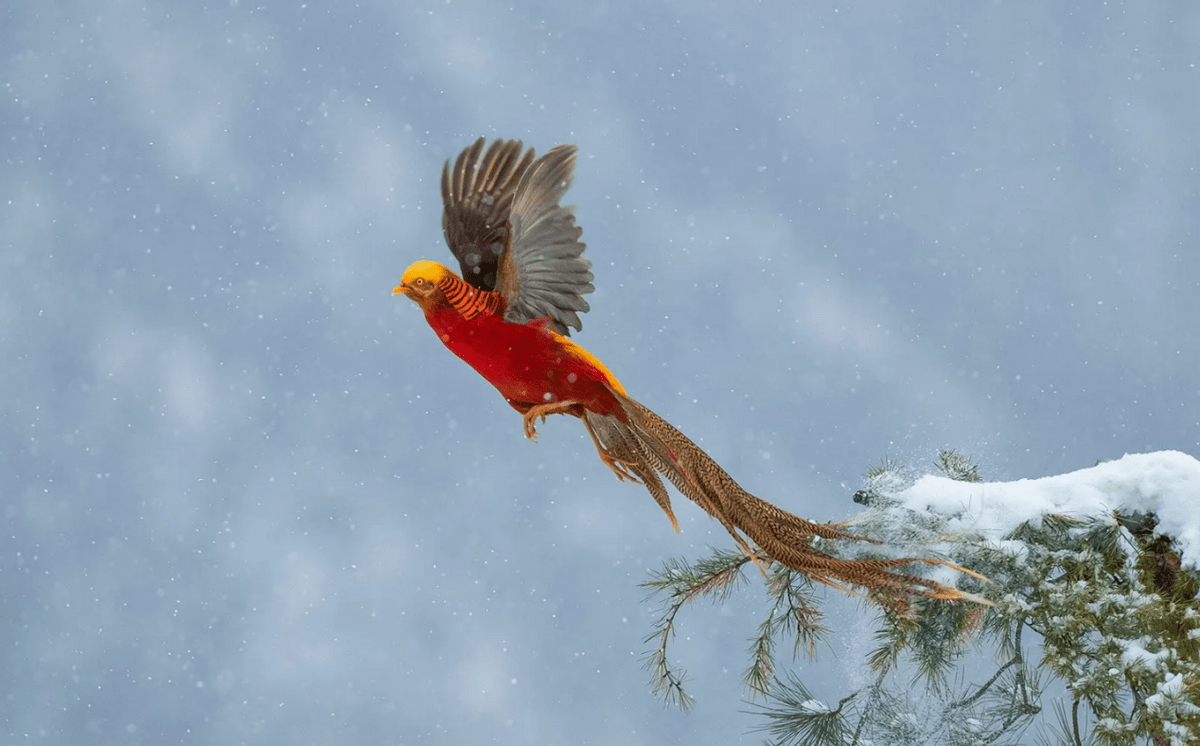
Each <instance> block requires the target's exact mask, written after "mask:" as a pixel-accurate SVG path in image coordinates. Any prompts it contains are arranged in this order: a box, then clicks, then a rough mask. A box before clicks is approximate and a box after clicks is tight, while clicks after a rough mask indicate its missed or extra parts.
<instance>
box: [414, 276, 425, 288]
mask: <svg viewBox="0 0 1200 746" xmlns="http://www.w3.org/2000/svg"><path fill="white" fill-rule="evenodd" d="M413 284H414V285H416V286H417V287H421V286H422V285H424V284H425V281H424V280H422V279H421V278H420V277H418V278H417V281H416V282H414V283H413Z"/></svg>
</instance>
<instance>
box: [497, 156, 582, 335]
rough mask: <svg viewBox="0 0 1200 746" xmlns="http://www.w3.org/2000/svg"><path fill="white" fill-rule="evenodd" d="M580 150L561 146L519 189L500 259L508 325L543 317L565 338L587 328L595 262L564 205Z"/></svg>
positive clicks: (499, 288)
mask: <svg viewBox="0 0 1200 746" xmlns="http://www.w3.org/2000/svg"><path fill="white" fill-rule="evenodd" d="M574 168H575V146H574V145H559V146H557V147H555V148H552V149H551V150H550V152H548V153H546V154H545V155H544V156H542V157H541V158H539V159H537V160H536V161H534V163H533V165H531V166H530V167H529V168H528V169H527V170H526V171H525V173H524V174H522V176H521V181H520V183H519V184H518V185H517V190H516V196H515V197H514V198H513V201H512V209H511V210H510V212H509V216H508V225H509V229H508V236H507V239H508V243H507V246H506V247H505V250H504V252H503V253H502V254H501V256H500V263H499V273H498V275H497V279H496V292H498V293H500V295H502V296H504V299H505V301H506V302H507V305H508V310H507V311H506V312H505V314H504V318H505V320H506V321H511V322H514V323H518V324H523V323H526V322H528V321H532V320H533V319H536V318H540V317H542V316H548V317H550V319H551V321H550V323H549V324H548V326H549V327H550V328H551V329H553V330H554V331H556V332H558V333H559V334H569V331H568V329H567V327H574V328H575V329H581V328H582V327H583V325H582V324H581V323H580V321H579V314H580V313H582V312H584V311H587V310H588V304H587V301H585V300H584V299H583V296H584V295H585V294H586V293H590V292H592V290H594V288H593V287H592V273H591V266H592V263H591V262H590V261H588V260H587V259H584V258H583V256H582V254H583V250H584V248H586V247H585V246H584V243H583V242H582V241H580V240H579V236H580V235H581V234H582V233H583V229H582V228H580V227H579V226H578V225H576V224H575V214H574V213H573V212H572V208H570V207H562V206H560V205H559V204H558V202H559V200H560V199H562V196H563V194H565V193H566V191H567V189H568V188H570V186H571V172H572V170H573V169H574Z"/></svg>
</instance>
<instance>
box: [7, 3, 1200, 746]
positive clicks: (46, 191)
mask: <svg viewBox="0 0 1200 746" xmlns="http://www.w3.org/2000/svg"><path fill="white" fill-rule="evenodd" d="M0 18H2V19H3V23H2V24H0V49H2V50H3V52H2V59H0V85H2V86H3V102H2V103H0V154H2V158H3V161H2V162H3V170H2V172H0V270H2V271H0V355H2V358H0V359H2V360H3V367H2V368H0V376H2V377H0V381H3V391H4V397H3V402H2V410H0V411H2V416H3V425H4V427H3V430H2V431H0V437H2V440H0V501H2V505H3V530H2V532H0V533H2V535H3V540H4V545H3V549H2V550H0V625H2V634H0V713H2V716H0V741H3V742H4V743H12V744H17V743H47V744H82V743H90V744H108V743H123V744H139V743H140V744H174V743H187V744H222V745H227V744H238V743H246V744H265V743H290V744H300V743H304V744H307V743H314V744H326V743H395V744H418V743H436V744H450V743H488V742H493V741H495V742H500V743H518V742H528V743H547V744H550V743H554V744H574V743H587V744H663V743H680V744H684V743H687V744H691V743H702V742H710V743H718V742H720V743H735V742H739V741H740V742H745V743H756V742H758V741H759V740H760V739H761V736H760V735H759V734H755V733H751V732H749V730H750V728H752V727H753V726H754V725H755V724H757V723H759V722H760V721H759V720H757V719H756V718H755V717H754V716H752V715H749V714H745V713H744V712H742V711H743V710H746V709H748V707H747V705H746V704H745V703H743V702H741V701H740V697H741V696H742V690H741V687H740V684H739V677H740V672H741V669H742V666H743V664H744V659H745V640H746V637H747V636H748V635H750V634H752V632H753V631H754V625H756V624H757V622H758V621H759V612H760V606H761V600H760V599H761V596H760V594H759V593H758V590H757V588H756V586H755V585H754V584H753V583H752V584H750V585H749V586H747V588H746V590H745V591H744V592H743V593H742V594H740V595H739V596H737V597H735V600H734V601H732V602H731V603H729V604H728V605H726V606H724V607H722V608H719V609H718V608H713V607H708V606H702V607H699V608H697V609H696V610H695V611H693V612H690V613H689V615H688V616H687V617H686V618H685V619H684V620H683V627H682V634H681V636H680V637H679V638H678V639H677V641H676V647H675V651H676V653H677V654H678V662H679V663H680V664H681V665H683V666H684V667H686V668H688V669H689V670H690V671H691V673H692V674H693V685H692V692H693V694H695V695H696V696H697V697H698V699H699V703H698V708H697V710H696V712H694V713H693V714H690V715H685V714H681V713H679V712H678V711H676V710H673V709H669V708H664V707H663V706H662V705H661V704H660V703H659V702H658V701H657V700H655V699H654V698H653V696H652V695H651V694H650V692H649V690H648V686H647V674H646V673H645V672H644V671H643V670H642V668H641V657H642V654H643V652H644V651H645V650H646V649H647V645H646V644H645V643H644V642H643V639H642V638H643V636H644V635H645V634H646V633H647V632H649V630H650V624H651V622H652V619H653V615H654V611H655V607H654V606H652V605H650V604H647V603H646V602H645V601H644V590H643V589H642V588H639V586H638V584H639V583H641V582H642V581H643V580H645V578H646V571H647V569H648V568H653V567H657V566H658V565H659V564H660V563H661V562H662V561H663V560H664V559H666V558H669V557H673V556H677V555H686V556H689V557H695V556H698V555H700V554H703V553H705V552H706V551H707V546H708V545H710V544H711V545H715V546H721V547H728V546H730V541H729V539H728V537H727V536H726V535H725V533H724V531H723V530H722V529H721V528H720V526H719V525H718V524H716V523H715V522H713V521H711V520H710V519H709V518H708V517H707V516H705V515H704V514H703V513H702V512H701V511H700V510H699V509H698V508H695V507H694V506H691V505H690V504H687V503H686V501H685V500H683V499H682V498H679V499H678V500H677V502H678V503H679V508H678V511H677V512H678V513H679V516H680V520H681V524H682V528H683V533H682V534H681V535H675V534H674V533H673V532H672V531H671V530H670V526H669V524H668V523H667V521H666V519H665V518H664V517H663V515H662V514H661V512H660V511H659V509H658V507H657V506H655V504H654V503H653V502H652V501H651V500H650V498H649V496H648V495H647V494H646V493H645V491H644V490H642V489H641V488H640V487H637V486H630V485H627V484H624V485H623V484H619V483H617V482H616V481H615V480H614V479H613V477H612V475H611V474H610V473H609V471H608V470H607V469H606V468H604V466H603V465H602V464H601V463H600V462H599V461H598V460H597V459H596V456H595V452H594V450H593V449H592V446H591V444H590V442H589V441H588V439H587V436H586V434H585V432H584V430H583V428H582V427H580V425H579V423H578V422H576V421H574V420H572V419H568V418H562V417H560V418H555V419H553V420H551V421H550V422H548V423H547V424H546V425H545V426H544V427H543V429H542V433H543V435H542V438H541V440H540V442H539V443H538V444H536V445H532V444H530V443H528V442H527V441H526V440H525V439H524V438H523V437H522V435H521V426H520V425H521V423H520V418H519V416H518V415H517V414H516V413H515V412H513V411H512V410H511V409H510V408H509V407H508V406H507V405H506V404H505V403H504V402H503V401H502V400H501V399H500V397H499V396H498V395H497V394H496V393H495V391H494V390H493V389H492V388H491V387H490V386H489V385H488V384H487V383H485V382H484V381H483V380H482V379H480V378H479V377H478V376H477V375H476V374H475V373H474V372H473V371H471V370H470V369H469V368H467V366H465V365H464V364H462V363H461V362H460V361H458V360H456V359H454V358H453V357H452V356H451V355H450V354H449V353H448V352H447V351H446V350H445V349H444V348H443V347H442V346H441V345H440V344H439V343H438V341H437V339H436V338H435V337H434V335H433V334H432V333H431V332H430V330H429V329H428V327H427V326H426V325H425V323H424V320H423V319H422V317H421V315H420V313H419V311H418V309H417V308H416V307H415V306H414V305H413V304H412V303H410V302H408V301H406V300H404V299H402V298H393V297H392V296H391V295H390V291H391V288H392V287H393V286H394V285H395V284H396V282H397V280H398V279H399V276H400V273H401V271H402V270H403V269H404V267H406V266H407V265H408V264H409V263H410V262H411V261H413V260H416V259H420V258H432V259H438V260H443V261H445V260H447V259H448V258H449V254H448V253H447V252H446V250H445V247H444V245H443V243H442V237H441V219H440V210H441V205H440V200H439V195H438V188H437V184H438V177H439V173H440V169H441V166H442V162H443V161H444V160H445V159H446V158H449V157H453V156H455V155H456V154H457V153H458V151H459V150H460V149H461V148H462V147H464V146H465V145H467V144H469V143H470V142H471V141H472V140H474V139H475V138H476V137H478V136H480V135H486V136H488V137H489V138H493V137H505V138H507V137H515V138H520V139H523V140H524V141H525V142H526V144H527V145H531V146H534V147H536V148H537V150H538V152H539V153H540V152H544V151H545V150H546V149H548V148H549V147H551V146H553V145H555V144H557V143H560V142H571V143H575V144H577V145H578V146H579V162H578V164H577V168H576V181H575V186H574V188H573V189H572V191H571V192H570V193H569V194H568V199H567V202H569V203H571V204H574V205H576V206H577V215H578V218H579V221H580V223H581V225H582V226H583V228H584V239H585V240H586V241H587V243H588V246H589V249H588V256H589V257H590V258H591V259H592V261H593V262H594V263H595V268H594V271H595V274H596V292H595V294H594V295H592V296H591V302H592V306H593V310H592V311H591V312H590V313H589V314H587V315H586V317H585V318H584V330H583V333H581V334H579V335H577V336H576V339H577V340H579V341H580V342H581V343H582V344H584V345H586V346H587V347H588V348H589V349H590V350H591V351H592V352H594V353H595V354H596V355H597V356H598V357H600V358H601V359H602V360H603V361H605V362H606V363H607V365H608V366H609V367H610V368H611V369H612V370H613V372H614V373H615V374H616V375H617V376H618V377H619V378H621V380H622V382H623V383H624V384H625V385H626V387H627V388H628V389H629V391H630V393H631V394H633V395H634V396H635V397H636V398H638V399H639V400H641V401H643V402H644V403H646V404H647V405H649V406H650V407H652V408H653V409H655V410H656V411H658V412H659V413H660V414H662V415H664V416H666V417H667V418H668V419H670V420H671V421H672V422H674V423H675V424H676V425H677V426H678V427H679V428H680V429H682V430H683V431H684V432H685V433H688V434H689V435H691V436H692V437H693V438H694V439H695V440H697V441H698V442H699V443H700V444H701V445H702V446H703V447H704V448H706V449H707V450H708V451H709V452H710V453H711V454H712V455H713V456H714V457H715V458H716V459H717V460H718V461H720V462H721V463H722V464H723V465H724V466H725V467H726V468H727V469H728V470H729V471H730V472H731V473H732V474H733V475H734V476H735V477H737V478H738V479H739V480H740V481H741V482H742V483H743V484H744V485H745V486H746V487H747V488H748V489H750V490H751V491H753V492H755V493H757V494H759V495H761V496H763V497H765V498H767V499H770V500H772V501H775V502H777V503H779V504H781V505H783V506H784V507H786V508H788V509H790V510H793V511H795V512H797V513H800V514H802V515H805V516H808V517H811V518H815V519H819V520H842V519H845V518H848V517H850V516H852V515H854V513H855V512H856V509H857V508H858V506H856V505H854V504H853V503H852V502H851V501H850V494H851V493H852V492H853V490H854V488H855V487H856V486H857V485H858V483H859V482H858V480H859V478H860V475H861V474H862V472H863V470H864V469H866V468H867V467H868V466H870V465H872V464H874V463H878V462H879V461H880V460H881V459H883V458H885V457H891V458H893V459H896V460H900V461H903V462H907V463H910V464H912V465H914V466H915V467H917V468H919V469H925V468H928V467H929V464H930V462H931V460H932V458H933V456H934V454H935V453H936V451H937V449H938V448H939V447H942V446H953V447H955V448H958V449H960V450H961V451H963V452H965V453H967V454H970V455H972V456H974V457H975V458H977V459H978V460H979V461H980V463H981V469H982V471H983V474H984V476H985V477H986V478H988V479H1006V480H1007V479H1017V478H1022V477H1037V476H1044V475H1048V474H1054V473H1061V472H1065V471H1071V470H1073V469H1076V468H1081V467H1086V466H1090V465H1092V464H1093V463H1095V462H1096V460H1097V459H1103V458H1112V457H1116V456H1120V455H1122V454H1123V453H1126V452H1140V451H1148V450H1156V449H1164V448H1174V449H1179V450H1183V451H1187V452H1189V453H1192V454H1197V452H1198V451H1200V414H1198V410H1200V383H1198V378H1197V374H1196V371H1197V369H1198V368H1200V353H1198V351H1197V344H1196V333H1195V331H1194V329H1195V325H1196V322H1197V319H1200V256H1198V255H1197V251H1198V249H1200V247H1198V246H1197V233H1198V230H1200V228H1198V224H1197V221H1198V220H1200V217H1198V216H1200V142H1198V137H1200V135H1198V134H1197V133H1200V103H1198V101H1200V95H1198V94H1200V52H1198V51H1197V50H1198V49H1200V46H1198V43H1197V40H1200V7H1198V6H1196V5H1195V4H1193V3H1190V2H1183V1H1181V0H1180V1H1176V2H1166V3H1137V2H1115V3H1107V4H1105V5H1103V6H1100V5H1088V4H1082V5H1071V4H1065V3H1025V4H1020V3H1002V2H996V3H968V4H964V5H955V4H949V5H948V4H945V3H941V2H913V3H903V4H900V5H899V6H897V5H896V4H893V3H883V2H869V3H860V4H858V5H857V6H855V5H851V6H842V5H838V4H833V3H827V2H812V3H794V2H788V1H786V0H770V1H768V2H762V3H752V4H739V3H716V2H665V3H664V2H650V3H625V2H615V3H584V4H580V5H579V6H564V5H561V4H557V3H549V2H536V1H533V2H529V1H526V0H518V1H517V2H515V3H512V4H505V3H487V2H479V1H478V0H469V1H468V2H457V1H455V2H445V1H442V2H428V3H422V2H400V3H394V2H362V3H331V2H322V1H317V2H309V3H289V4H272V5H270V6H268V7H257V6H255V5H253V4H250V3H244V2H239V1H238V0H231V1H230V2H224V3H211V4H203V3H195V2H178V3H165V2H129V1H126V0H102V1H101V2H83V1H82V0H61V1H60V2H54V3H32V2H24V3H19V2H15V3H10V4H8V5H7V6H6V8H5V9H4V10H3V11H0ZM831 600H833V599H832V596H831ZM838 608H844V609H848V610H849V611H851V612H854V611H855V610H856V607H855V606H854V605H853V604H843V605H842V606H841V607H838ZM833 621H834V622H835V623H836V624H837V625H839V626H841V627H844V628H846V629H847V630H848V631H847V632H846V634H850V632H851V631H853V629H855V628H860V627H862V626H863V623H862V622H861V621H860V620H855V619H849V618H842V617H837V618H835V619H834V620H833ZM857 663H858V657H857V654H856V653H855V650H854V646H853V645H852V644H851V643H849V642H846V641H845V640H843V639H840V638H839V637H838V636H836V635H835V636H834V638H833V639H832V640H831V641H830V642H829V643H828V644H826V645H824V646H822V647H821V649H820V650H819V657H818V660H817V661H816V662H815V663H809V662H807V661H802V662H801V665H802V666H803V667H804V670H803V671H801V675H802V676H804V675H809V676H817V675H818V674H819V677H820V681H825V682H827V683H828V684H829V686H830V689H829V691H828V692H824V691H822V692H820V693H821V695H822V696H831V697H835V698H836V697H838V696H840V695H841V694H842V693H844V689H839V688H838V687H839V684H838V682H839V681H840V680H841V679H843V678H845V677H849V678H851V679H852V678H853V675H854V673H853V670H852V668H853V666H855V665H857ZM811 683H814V684H816V683H820V682H819V681H813V682H811Z"/></svg>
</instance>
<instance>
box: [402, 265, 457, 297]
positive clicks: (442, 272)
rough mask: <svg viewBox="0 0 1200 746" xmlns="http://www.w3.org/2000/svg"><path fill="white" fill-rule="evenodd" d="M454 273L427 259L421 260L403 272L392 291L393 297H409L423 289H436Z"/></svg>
mask: <svg viewBox="0 0 1200 746" xmlns="http://www.w3.org/2000/svg"><path fill="white" fill-rule="evenodd" d="M453 274H454V273H453V272H451V271H450V270H449V269H447V268H446V267H445V266H443V265H441V264H438V263H437V262H431V261H429V260H428V259H422V260H421V261H419V262H413V263H412V264H411V265H409V267H408V269H406V270H404V275H403V276H402V277H401V278H400V284H399V285H397V286H396V287H395V289H393V290H392V294H393V295H399V294H401V293H403V294H404V295H411V292H412V291H414V290H421V289H422V288H425V287H436V286H437V284H438V283H439V282H441V281H442V280H443V279H445V278H446V277H447V276H448V275H453Z"/></svg>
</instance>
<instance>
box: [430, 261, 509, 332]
mask: <svg viewBox="0 0 1200 746" xmlns="http://www.w3.org/2000/svg"><path fill="white" fill-rule="evenodd" d="M436 284H437V286H438V289H439V290H441V291H442V294H443V295H444V296H446V302H447V303H449V304H450V307H451V308H453V309H454V310H455V311H457V312H458V314H459V315H460V316H462V317H463V318H464V319H466V320H467V321H470V320H471V319H473V318H475V317H476V316H495V315H497V314H499V313H500V304H501V299H500V295H499V293H489V292H487V291H483V290H478V289H476V288H473V287H471V286H470V285H468V284H467V282H466V281H465V280H463V279H462V278H461V277H459V276H458V275H456V274H454V273H453V272H450V271H447V272H446V273H445V274H443V275H442V276H441V277H439V278H438V280H437V282H436Z"/></svg>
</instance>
